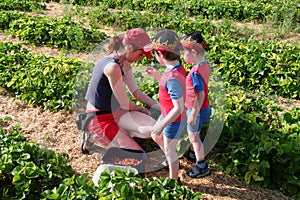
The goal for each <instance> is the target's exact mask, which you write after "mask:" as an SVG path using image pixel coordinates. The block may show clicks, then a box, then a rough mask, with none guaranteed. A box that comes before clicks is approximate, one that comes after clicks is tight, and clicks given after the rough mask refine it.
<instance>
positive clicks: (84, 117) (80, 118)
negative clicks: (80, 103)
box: [76, 112, 96, 131]
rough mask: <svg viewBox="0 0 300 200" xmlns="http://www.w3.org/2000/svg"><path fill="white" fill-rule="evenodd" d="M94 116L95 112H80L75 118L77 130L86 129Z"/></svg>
mask: <svg viewBox="0 0 300 200" xmlns="http://www.w3.org/2000/svg"><path fill="white" fill-rule="evenodd" d="M95 116H96V112H87V113H80V114H79V115H77V118H76V125H77V128H78V130H81V131H87V130H88V128H87V127H88V125H89V123H90V121H91V120H92V119H93V118H94V117H95Z"/></svg>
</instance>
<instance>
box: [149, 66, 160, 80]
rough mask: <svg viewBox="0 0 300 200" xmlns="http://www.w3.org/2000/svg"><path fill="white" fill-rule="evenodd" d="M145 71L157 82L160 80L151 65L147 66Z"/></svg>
mask: <svg viewBox="0 0 300 200" xmlns="http://www.w3.org/2000/svg"><path fill="white" fill-rule="evenodd" d="M146 72H147V73H148V74H149V75H150V76H152V77H153V78H154V79H155V80H157V81H158V82H159V81H160V78H161V75H160V74H159V73H158V72H157V71H156V69H155V68H153V67H147V69H146Z"/></svg>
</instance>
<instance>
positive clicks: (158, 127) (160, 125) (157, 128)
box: [151, 119, 164, 135]
mask: <svg viewBox="0 0 300 200" xmlns="http://www.w3.org/2000/svg"><path fill="white" fill-rule="evenodd" d="M163 129H164V120H161V119H158V120H157V121H156V123H155V124H154V126H153V128H152V132H151V134H152V135H160V134H161V132H162V130H163Z"/></svg>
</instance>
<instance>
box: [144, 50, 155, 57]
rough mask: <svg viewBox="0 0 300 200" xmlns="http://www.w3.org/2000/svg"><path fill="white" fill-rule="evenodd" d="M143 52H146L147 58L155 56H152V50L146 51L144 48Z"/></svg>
mask: <svg viewBox="0 0 300 200" xmlns="http://www.w3.org/2000/svg"><path fill="white" fill-rule="evenodd" d="M143 53H144V55H145V56H146V57H147V58H149V59H151V58H153V56H152V54H151V52H150V51H145V50H143Z"/></svg>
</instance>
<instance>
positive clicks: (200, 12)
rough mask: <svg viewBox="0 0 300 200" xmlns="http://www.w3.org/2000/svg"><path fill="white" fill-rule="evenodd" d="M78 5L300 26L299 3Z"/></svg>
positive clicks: (145, 0)
mask: <svg viewBox="0 0 300 200" xmlns="http://www.w3.org/2000/svg"><path fill="white" fill-rule="evenodd" d="M70 2H71V3H72V4H76V5H97V6H99V7H108V8H112V9H118V10H123V9H129V10H135V11H150V12H155V13H159V12H177V13H179V12H183V13H185V15H186V14H187V13H188V15H189V16H202V17H204V18H207V19H232V20H236V21H254V22H265V21H267V20H272V21H273V22H274V21H275V22H276V23H277V24H280V23H282V22H284V21H286V20H291V22H292V23H291V24H292V25H293V26H294V27H295V28H296V25H297V24H299V23H300V20H299V19H300V13H299V3H298V2H296V1H283V0H276V1H265V0H259V1H249V0H239V1H236V0H229V1H213V0H204V1H201V2H200V1H197V0H189V1H183V0H176V1H165V0H159V1H151V0H135V1H131V0H108V1H107V0H105V1H95V0H90V1H82V0H72V1H70Z"/></svg>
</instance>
